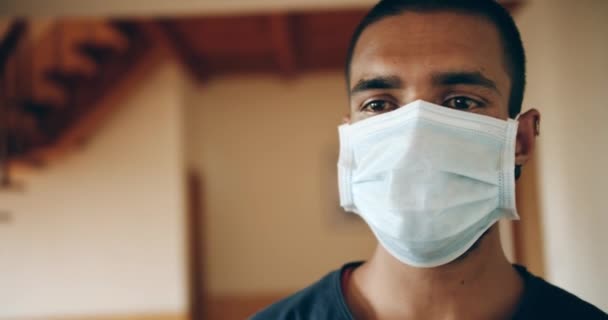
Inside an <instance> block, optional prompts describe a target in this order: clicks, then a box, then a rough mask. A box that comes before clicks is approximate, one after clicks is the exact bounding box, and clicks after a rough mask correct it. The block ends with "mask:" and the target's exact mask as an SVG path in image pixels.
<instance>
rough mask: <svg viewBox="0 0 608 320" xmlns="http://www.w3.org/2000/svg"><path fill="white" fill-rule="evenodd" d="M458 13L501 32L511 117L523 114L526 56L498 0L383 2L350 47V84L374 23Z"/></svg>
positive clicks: (367, 20) (410, 0)
mask: <svg viewBox="0 0 608 320" xmlns="http://www.w3.org/2000/svg"><path fill="white" fill-rule="evenodd" d="M407 11H412V12H431V11H455V12H462V13H466V14H471V15H477V16H481V17H484V18H486V19H488V20H489V21H490V22H492V23H493V24H494V25H495V26H496V28H497V29H498V33H499V34H500V37H501V40H502V45H503V49H504V55H505V61H504V63H505V67H506V70H507V73H508V74H509V76H510V78H511V93H510V94H509V117H511V118H515V117H516V116H517V115H518V114H519V113H520V112H521V105H522V101H523V97H524V90H525V87H526V55H525V52H524V47H523V43H522V41H521V36H520V34H519V30H518V29H517V26H516V25H515V22H514V21H513V18H512V17H511V15H510V14H509V12H508V11H507V10H506V9H505V8H504V7H502V6H501V5H500V4H498V3H497V2H496V1H494V0H381V1H380V2H379V3H378V4H376V5H375V6H374V7H373V8H372V9H371V10H370V11H369V12H368V13H367V15H366V16H365V17H364V18H363V20H361V22H360V23H359V25H358V26H357V28H356V29H355V32H354V34H353V37H352V38H351V42H350V45H349V48H348V52H347V57H346V82H347V83H348V85H349V88H350V73H351V72H350V68H351V62H352V58H353V53H354V51H355V47H356V45H357V42H358V40H359V37H360V36H361V34H362V33H363V31H365V29H366V28H367V27H369V26H370V25H371V24H373V23H375V22H378V21H380V20H382V19H384V18H386V17H390V16H396V15H399V14H401V13H403V12H407Z"/></svg>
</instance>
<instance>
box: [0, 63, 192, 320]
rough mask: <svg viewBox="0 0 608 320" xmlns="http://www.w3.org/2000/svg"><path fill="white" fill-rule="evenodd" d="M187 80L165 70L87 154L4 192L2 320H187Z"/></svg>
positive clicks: (139, 90)
mask: <svg viewBox="0 0 608 320" xmlns="http://www.w3.org/2000/svg"><path fill="white" fill-rule="evenodd" d="M182 80H183V79H182V75H181V71H180V70H179V68H178V67H177V65H176V64H174V63H172V64H165V65H163V66H162V67H161V68H159V69H157V70H156V71H154V72H152V74H151V75H150V76H149V77H148V78H147V80H146V81H144V82H141V83H139V85H137V86H136V87H135V90H134V91H133V92H132V94H131V95H130V96H128V97H127V98H126V99H125V100H123V102H121V103H122V104H123V105H122V106H121V107H119V108H118V110H119V111H118V112H117V113H115V114H114V115H113V116H112V118H111V119H109V121H108V122H107V124H106V125H105V126H104V127H103V128H102V130H100V131H99V133H98V134H97V135H96V136H95V137H94V138H93V139H92V141H90V143H89V144H88V145H87V146H86V147H84V148H82V149H79V150H76V151H74V152H72V153H70V154H68V155H66V156H65V157H63V158H61V159H58V160H57V161H55V162H53V163H51V164H49V166H48V167H46V168H44V170H40V171H37V172H34V173H33V174H32V175H31V176H28V177H26V179H25V191H24V192H10V193H9V192H1V193H0V208H1V209H6V210H8V211H10V212H11V213H12V215H13V218H12V223H10V224H0V319H33V318H35V317H37V316H40V317H41V318H42V319H49V318H51V317H53V316H56V317H64V316H66V317H67V316H71V315H76V316H77V315H86V316H90V315H103V314H109V315H117V314H118V315H121V314H127V315H128V314H147V313H164V314H185V313H186V311H187V310H186V304H187V295H186V293H187V291H186V269H185V268H186V266H185V264H186V262H185V243H184V241H185V239H184V237H185V236H184V184H183V178H184V174H183V167H184V166H183V156H182V154H183V149H182V145H181V142H182V132H181V130H182V125H181V111H182V109H181V103H182V100H181V98H182V90H181V88H180V87H182V86H183V82H182Z"/></svg>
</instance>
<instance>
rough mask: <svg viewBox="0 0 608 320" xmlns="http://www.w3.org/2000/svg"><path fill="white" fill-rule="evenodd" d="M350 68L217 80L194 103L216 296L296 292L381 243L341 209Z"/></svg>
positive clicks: (195, 160) (196, 164)
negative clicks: (346, 72) (339, 172)
mask: <svg viewBox="0 0 608 320" xmlns="http://www.w3.org/2000/svg"><path fill="white" fill-rule="evenodd" d="M347 110H348V103H347V99H346V88H345V84H344V81H343V76H342V73H341V72H333V73H319V74H309V75H303V76H300V77H297V78H296V79H291V80H285V79H282V78H280V77H273V76H242V77H229V78H221V79H216V80H211V81H209V82H206V83H203V84H202V85H200V86H195V87H193V88H191V91H190V92H189V94H187V98H186V126H187V153H188V155H187V158H188V162H189V164H190V166H191V167H193V168H195V169H196V170H197V171H198V172H200V174H201V176H202V181H203V185H204V186H203V189H204V190H205V191H204V194H203V196H202V197H203V199H204V213H203V214H204V216H205V218H204V221H205V226H204V230H205V231H204V232H205V233H206V235H207V238H206V241H205V244H204V245H205V250H206V256H205V258H204V259H206V263H207V265H206V268H207V270H206V271H207V274H206V278H207V288H208V290H209V291H210V293H211V294H212V295H234V294H237V295H238V294H251V295H254V294H264V293H289V292H291V291H294V290H296V289H300V288H303V287H305V286H307V285H308V284H310V283H312V282H314V281H316V280H317V279H318V278H320V277H322V276H323V275H325V274H326V273H327V272H329V271H330V270H333V269H336V268H338V267H340V266H341V265H342V264H343V263H345V262H348V261H354V260H358V259H363V258H366V257H367V256H368V255H369V254H370V253H371V251H372V249H373V247H374V245H375V240H374V238H373V236H372V235H371V233H370V232H369V231H368V230H367V227H366V226H365V225H364V223H363V222H361V221H360V220H357V219H355V218H353V216H349V215H346V214H345V213H343V212H342V210H341V209H340V208H339V206H338V193H337V180H336V179H337V178H336V175H335V170H336V162H337V156H338V140H337V126H338V125H339V124H340V123H341V121H342V116H343V115H345V114H346V113H347Z"/></svg>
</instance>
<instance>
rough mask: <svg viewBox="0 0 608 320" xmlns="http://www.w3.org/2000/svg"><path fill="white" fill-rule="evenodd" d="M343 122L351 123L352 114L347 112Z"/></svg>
mask: <svg viewBox="0 0 608 320" xmlns="http://www.w3.org/2000/svg"><path fill="white" fill-rule="evenodd" d="M342 124H350V114H346V115H344V116H343V117H342Z"/></svg>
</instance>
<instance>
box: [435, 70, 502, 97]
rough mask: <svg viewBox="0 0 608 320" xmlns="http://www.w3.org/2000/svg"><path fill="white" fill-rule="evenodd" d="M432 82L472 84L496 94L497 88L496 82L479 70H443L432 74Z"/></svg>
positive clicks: (442, 84)
mask: <svg viewBox="0 0 608 320" xmlns="http://www.w3.org/2000/svg"><path fill="white" fill-rule="evenodd" d="M433 83H435V84H436V85H441V86H453V85H459V84H464V85H473V86H480V87H485V88H488V89H492V90H494V91H496V92H497V93H498V94H500V92H499V91H498V88H497V87H496V83H495V82H494V81H492V80H490V79H489V78H488V77H486V76H484V75H483V74H482V73H481V72H479V71H473V72H469V71H455V72H444V73H439V74H436V75H434V76H433Z"/></svg>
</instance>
